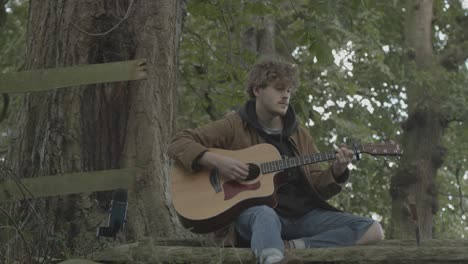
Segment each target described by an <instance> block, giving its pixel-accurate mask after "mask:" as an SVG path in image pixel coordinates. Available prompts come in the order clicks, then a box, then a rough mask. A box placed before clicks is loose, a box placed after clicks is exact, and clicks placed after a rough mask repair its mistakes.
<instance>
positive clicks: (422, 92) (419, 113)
mask: <svg viewBox="0 0 468 264" xmlns="http://www.w3.org/2000/svg"><path fill="white" fill-rule="evenodd" d="M406 13H407V19H406V32H405V39H406V45H407V50H408V51H409V52H408V53H409V54H408V57H409V59H410V60H411V61H412V63H414V64H415V65H416V69H415V74H414V75H413V76H408V78H409V79H412V81H411V82H409V83H408V87H407V89H408V106H409V107H408V110H409V111H408V120H407V121H406V122H405V124H404V125H403V130H404V133H403V139H402V144H403V149H404V156H403V158H402V162H401V166H400V169H399V171H398V172H397V173H396V175H395V176H394V177H393V178H392V182H391V194H392V199H393V202H392V222H393V223H392V230H391V231H392V232H391V233H392V236H393V237H395V238H409V237H413V238H414V236H415V228H416V226H415V225H414V224H413V223H412V222H411V218H413V217H412V215H411V209H410V207H411V204H415V207H416V211H417V217H418V222H417V225H418V227H419V230H420V233H421V238H422V239H428V238H432V228H433V225H432V217H433V214H435V213H436V210H437V193H436V188H435V183H434V181H435V176H436V173H437V169H438V168H439V167H440V166H441V164H442V161H443V157H444V153H445V150H444V148H443V147H442V146H441V141H442V137H443V134H444V130H445V128H446V126H447V122H446V121H445V120H444V118H443V114H442V111H441V109H440V105H441V102H442V100H443V96H442V95H441V93H440V90H439V91H438V89H437V88H436V87H431V85H429V84H430V83H436V84H437V83H440V81H438V78H440V74H438V73H439V72H440V69H438V68H437V65H436V62H435V58H434V54H433V50H432V38H433V36H432V14H433V1H432V0H413V1H409V3H408V6H407V10H406ZM432 85H433V84H432Z"/></svg>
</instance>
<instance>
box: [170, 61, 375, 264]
mask: <svg viewBox="0 0 468 264" xmlns="http://www.w3.org/2000/svg"><path fill="white" fill-rule="evenodd" d="M297 82H298V81H297V73H296V69H295V68H294V67H293V66H292V65H290V64H286V63H281V62H275V61H265V62H261V63H258V64H256V65H254V66H253V68H252V69H251V71H250V72H249V78H248V84H247V93H248V94H249V96H250V100H248V101H247V102H246V104H245V105H244V106H243V107H242V108H241V109H240V110H239V111H237V112H235V113H230V114H228V115H226V116H225V117H224V118H222V119H220V120H218V121H215V122H212V123H210V124H208V125H205V126H202V127H200V128H197V129H193V130H184V131H182V132H181V133H179V134H177V135H176V136H175V138H174V139H173V141H172V143H171V144H170V146H169V150H168V153H169V155H170V156H171V158H173V159H177V160H179V161H180V162H182V163H183V164H184V165H185V166H186V167H187V168H188V169H190V170H197V169H199V168H200V167H201V166H203V167H208V168H213V167H216V168H218V170H219V173H220V175H221V176H222V177H224V180H226V181H229V180H236V181H242V180H244V179H246V177H247V175H248V167H247V165H246V164H244V163H243V162H240V161H238V160H235V159H233V158H230V157H226V156H222V155H220V154H216V153H213V152H210V151H209V150H208V148H222V149H230V150H238V149H244V148H247V147H250V146H252V145H256V144H260V143H270V144H272V145H274V146H275V147H276V148H277V149H278V151H279V153H280V154H281V155H282V157H283V158H287V157H292V156H302V155H306V154H313V153H317V152H318V151H317V148H316V147H315V143H314V140H313V138H312V137H311V136H310V134H309V133H308V131H307V130H306V128H304V127H301V126H299V125H298V124H297V120H296V115H295V113H294V110H293V109H292V108H291V107H290V106H289V100H290V98H291V95H292V92H293V91H294V89H295V88H296V86H297ZM352 159H353V152H352V151H351V150H349V149H347V148H346V147H345V146H341V147H339V148H337V149H336V159H335V160H334V162H333V163H332V165H331V166H330V167H329V168H327V169H325V170H323V169H322V168H321V165H319V164H312V165H308V166H303V167H300V168H295V169H289V170H288V171H287V176H286V177H287V178H286V179H287V180H286V181H287V183H286V184H285V185H283V186H281V187H280V188H279V189H278V190H277V197H278V206H277V207H276V208H270V207H267V206H254V207H250V208H248V209H247V210H245V211H243V212H242V213H241V214H240V215H239V216H238V218H237V219H236V221H235V223H234V224H235V230H236V231H237V234H238V236H239V238H240V240H241V241H247V242H249V243H250V247H251V249H252V250H253V251H254V253H255V255H256V257H257V258H258V260H259V263H262V264H263V263H268V264H269V263H300V262H298V260H294V259H288V258H285V257H284V251H285V247H287V248H312V247H333V246H351V245H356V244H366V243H370V242H375V241H379V240H382V239H383V231H382V227H381V226H380V224H379V223H377V222H374V221H373V220H372V219H370V218H365V217H358V216H354V215H351V214H347V213H343V212H340V211H339V210H337V209H336V208H334V207H332V206H331V205H329V204H328V203H327V202H326V200H328V199H329V198H331V197H332V196H334V195H336V194H337V193H339V192H340V190H341V186H340V184H341V183H344V182H345V181H346V180H347V179H348V177H349V171H348V169H347V166H348V164H350V162H351V161H352Z"/></svg>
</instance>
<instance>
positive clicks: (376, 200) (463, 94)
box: [178, 0, 468, 238]
mask: <svg viewBox="0 0 468 264" xmlns="http://www.w3.org/2000/svg"><path fill="white" fill-rule="evenodd" d="M453 2H457V1H453ZM457 3H458V2H457ZM457 3H452V1H451V2H450V4H449V3H448V2H447V1H436V2H435V7H434V10H435V11H434V12H435V15H436V16H437V17H436V18H435V23H434V29H435V30H434V45H435V46H436V47H439V48H437V50H436V52H437V53H442V52H443V47H444V40H443V39H441V38H440V34H439V32H442V33H443V32H445V34H447V35H450V34H452V33H450V32H459V30H460V28H457V27H456V23H455V20H456V19H459V18H460V16H466V10H465V11H463V10H462V9H461V5H459V4H457ZM405 4H406V1H370V0H369V1H365V0H364V1H362V0H353V1H339V0H336V1H323V0H315V1H304V0H301V1H280V0H270V1H222V0H220V1H190V2H188V13H187V17H186V21H185V26H184V29H183V35H182V42H181V50H180V75H181V82H180V94H181V95H182V98H181V100H180V108H179V109H180V113H179V120H178V121H179V122H178V126H179V127H180V128H182V127H194V126H198V125H201V124H203V123H206V122H208V121H209V120H213V119H217V118H219V117H221V116H222V115H223V114H224V113H226V112H228V111H232V110H233V109H236V108H237V107H238V106H240V105H241V104H242V103H243V101H244V100H245V99H246V96H245V95H243V89H244V81H245V78H246V71H247V69H248V68H249V66H250V65H252V64H253V63H254V62H255V61H256V60H257V59H258V58H259V56H260V54H253V53H252V52H249V51H248V49H246V48H245V47H244V46H243V45H242V43H243V36H244V33H245V32H246V30H248V29H249V28H251V27H253V26H255V23H256V21H258V18H259V17H260V18H261V17H271V18H274V19H275V21H276V27H275V30H276V36H275V46H276V48H277V52H278V53H280V54H290V56H291V57H292V58H293V60H294V63H295V64H297V65H298V66H299V69H300V77H301V83H300V87H299V89H298V91H297V92H296V94H295V96H294V98H293V101H292V104H293V106H294V108H295V109H296V111H297V112H298V115H299V117H300V119H301V122H302V123H303V124H306V125H307V126H308V127H309V129H310V132H311V134H312V135H314V137H315V138H316V142H317V145H318V147H319V149H322V150H327V149H331V148H334V147H336V145H339V144H341V143H346V144H352V143H353V142H355V141H361V142H375V141H382V140H389V139H393V140H398V139H399V138H400V136H401V133H402V130H401V127H400V124H401V123H402V122H403V121H405V120H406V118H407V117H408V111H409V110H408V105H407V92H408V91H407V89H408V87H411V86H412V85H414V83H415V82H420V83H421V84H424V85H426V87H427V88H430V87H432V89H435V90H436V91H437V92H438V93H439V94H440V97H441V98H442V97H443V98H445V99H446V100H445V102H448V103H446V104H445V105H443V106H441V108H442V109H446V113H447V116H448V119H451V120H452V119H455V118H461V117H460V115H461V114H460V113H466V112H465V110H464V108H463V105H464V103H465V101H466V98H467V89H466V88H465V87H467V74H466V68H465V67H460V69H459V71H455V72H442V73H441V74H443V76H444V80H446V82H445V83H440V82H439V83H434V82H433V81H431V76H427V75H424V73H422V72H420V71H418V70H417V69H416V68H415V66H414V65H412V64H411V63H410V62H408V60H407V59H406V57H407V53H408V51H407V50H406V48H405V43H404V38H403V36H404V30H405V25H404V24H403V22H404V18H405V15H406V12H405V8H406V6H405ZM457 17H458V18H457ZM448 25H450V26H448ZM437 29H438V30H437ZM449 31H450V32H449ZM441 87H444V89H441ZM457 113H458V114H457ZM464 126H466V121H463V120H462V121H461V122H460V123H459V125H454V126H451V128H450V130H449V131H448V132H447V134H446V146H447V148H448V149H449V150H450V151H449V153H450V154H449V156H448V157H447V159H446V165H447V166H446V168H445V169H444V170H442V171H441V172H440V173H439V174H440V175H439V177H438V184H439V188H440V190H439V191H440V196H439V197H440V204H441V208H448V207H447V204H448V199H449V198H447V197H450V195H451V196H452V203H453V205H452V206H453V207H454V208H455V207H456V204H455V203H454V202H453V199H454V198H453V197H455V194H456V191H457V190H458V189H457V188H455V185H454V184H453V179H454V178H453V175H454V173H455V168H460V170H461V172H462V173H461V176H460V177H461V178H460V185H461V189H460V190H461V191H462V193H463V194H465V195H466V193H467V191H468V187H467V185H468V181H467V179H466V178H467V177H466V176H465V179H463V173H465V175H466V171H467V169H466V167H465V166H464V165H463V166H462V167H460V166H459V167H456V166H455V165H454V161H455V160H460V159H463V158H462V157H463V154H462V153H463V151H465V152H466V147H465V148H464V146H463V144H459V143H460V142H465V141H464V140H465V139H466V133H465V132H464V130H463V127H464ZM465 130H466V129H465ZM465 163H466V162H465ZM462 164H463V162H462ZM354 165H355V166H353V176H352V178H351V180H350V182H349V183H348V184H347V185H346V186H345V188H344V193H343V194H342V195H340V196H339V197H336V198H334V199H333V200H332V202H333V203H334V204H335V205H337V206H338V207H340V208H342V209H345V210H347V211H350V212H354V213H358V214H363V215H368V216H373V217H374V218H376V219H379V220H382V222H383V224H384V226H388V223H389V221H390V219H389V218H390V209H391V199H390V195H389V182H390V177H391V176H392V175H393V174H394V173H395V171H396V169H397V168H398V159H383V158H372V157H369V156H363V159H362V160H361V161H359V162H355V163H354ZM448 175H451V176H448ZM450 177H451V179H449V178H450ZM442 190H443V191H442ZM437 217H438V218H437V219H436V220H435V221H436V225H435V228H436V232H435V233H436V234H437V236H438V237H440V238H447V237H459V236H462V237H463V236H464V237H467V236H468V230H464V229H463V226H465V225H466V220H465V223H463V222H460V220H461V217H462V216H461V213H460V212H458V210H457V209H454V210H451V209H450V210H447V209H446V210H441V211H439V212H438V213H437ZM440 219H444V221H443V222H442V221H441V220H440ZM465 219H466V215H465ZM442 230H443V232H442ZM448 230H449V231H448ZM387 231H388V230H387Z"/></svg>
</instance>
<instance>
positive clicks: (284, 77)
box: [246, 60, 298, 98]
mask: <svg viewBox="0 0 468 264" xmlns="http://www.w3.org/2000/svg"><path fill="white" fill-rule="evenodd" d="M278 80H280V81H282V82H284V83H285V85H287V86H292V87H293V88H296V87H297V85H298V77H297V70H296V67H294V66H293V65H292V64H288V63H283V62H278V61H272V60H268V61H263V62H259V63H257V64H255V65H254V66H253V67H252V69H250V72H249V76H248V80H247V87H246V91H247V94H248V95H249V96H250V98H254V97H255V94H254V92H253V90H254V89H255V87H260V88H261V89H265V88H266V87H267V86H268V85H269V84H271V83H272V82H274V81H278Z"/></svg>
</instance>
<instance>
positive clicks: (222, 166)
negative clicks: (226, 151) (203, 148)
mask: <svg viewBox="0 0 468 264" xmlns="http://www.w3.org/2000/svg"><path fill="white" fill-rule="evenodd" d="M198 163H200V165H203V166H205V167H208V168H213V167H216V168H218V171H219V174H220V176H221V177H223V178H224V179H225V180H236V181H242V180H245V179H246V178H247V176H248V175H249V167H248V166H247V164H245V163H243V162H240V161H238V160H236V159H233V158H230V157H227V156H223V155H219V154H216V153H213V152H209V151H208V152H205V154H203V156H202V157H201V158H200V160H199V161H198Z"/></svg>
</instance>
